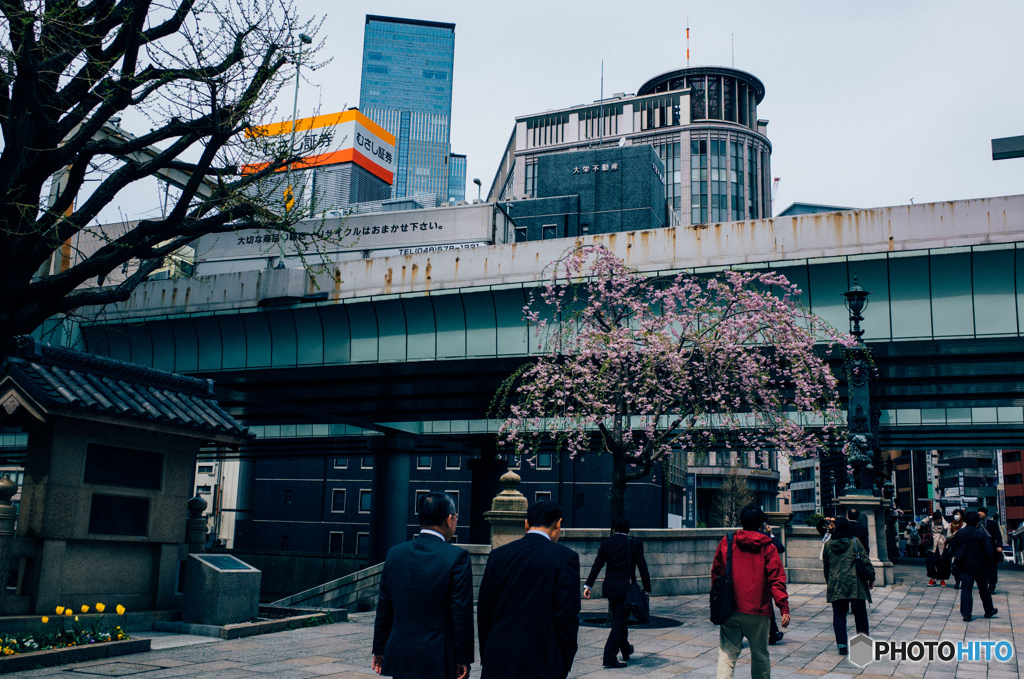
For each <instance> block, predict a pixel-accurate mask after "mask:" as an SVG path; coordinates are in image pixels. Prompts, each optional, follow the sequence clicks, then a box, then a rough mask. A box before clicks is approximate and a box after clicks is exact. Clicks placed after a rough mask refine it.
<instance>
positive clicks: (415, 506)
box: [412, 490, 430, 515]
mask: <svg viewBox="0 0 1024 679" xmlns="http://www.w3.org/2000/svg"><path fill="white" fill-rule="evenodd" d="M428 495H430V491H429V490H417V491H416V499H415V501H413V503H412V513H413V514H417V515H418V514H419V513H420V503H421V502H423V498H425V497H426V496H428Z"/></svg>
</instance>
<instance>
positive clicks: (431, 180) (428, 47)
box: [359, 14, 466, 203]
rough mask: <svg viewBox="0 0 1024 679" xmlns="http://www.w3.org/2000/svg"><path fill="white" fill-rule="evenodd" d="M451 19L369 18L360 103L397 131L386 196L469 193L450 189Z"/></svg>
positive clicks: (371, 115) (445, 197) (441, 197)
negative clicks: (392, 175) (394, 161)
mask: <svg viewBox="0 0 1024 679" xmlns="http://www.w3.org/2000/svg"><path fill="white" fill-rule="evenodd" d="M454 59H455V24H448V23H439V22H436V21H420V20H417V19H397V18H394V17H383V16H374V15H370V14H368V15H367V16H366V29H365V32H364V35H363V71H362V81H361V84H360V88H359V109H360V110H361V111H362V112H363V114H364V115H366V116H367V117H369V118H370V119H371V120H373V121H374V122H376V123H377V124H378V125H380V126H381V127H383V128H384V129H386V130H387V131H388V132H390V133H392V134H393V135H395V138H396V145H395V153H396V155H397V157H398V162H397V167H396V170H395V182H394V185H393V186H392V191H391V195H392V197H394V198H405V197H409V196H415V195H423V194H434V196H436V199H437V201H438V202H439V203H440V202H444V201H446V200H449V199H450V198H453V197H459V198H460V199H461V198H464V197H465V193H466V186H465V183H466V179H465V177H466V175H465V158H464V157H463V159H462V161H461V163H462V164H461V182H462V184H461V186H452V187H451V188H449V177H451V179H452V180H453V181H458V180H456V176H457V175H458V173H457V172H456V173H452V172H451V171H450V164H451V115H452V67H453V63H454Z"/></svg>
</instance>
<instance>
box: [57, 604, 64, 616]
mask: <svg viewBox="0 0 1024 679" xmlns="http://www.w3.org/2000/svg"><path fill="white" fill-rule="evenodd" d="M57 615H64V607H63V606H57Z"/></svg>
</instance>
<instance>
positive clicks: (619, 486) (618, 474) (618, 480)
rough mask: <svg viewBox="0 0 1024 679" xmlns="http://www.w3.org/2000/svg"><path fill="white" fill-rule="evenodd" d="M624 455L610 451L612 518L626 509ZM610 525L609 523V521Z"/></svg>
mask: <svg viewBox="0 0 1024 679" xmlns="http://www.w3.org/2000/svg"><path fill="white" fill-rule="evenodd" d="M626 482H627V479H626V456H625V455H623V454H622V453H621V452H614V453H612V489H611V516H610V519H614V518H615V517H617V516H620V515H622V514H624V513H625V511H626ZM609 525H610V523H609Z"/></svg>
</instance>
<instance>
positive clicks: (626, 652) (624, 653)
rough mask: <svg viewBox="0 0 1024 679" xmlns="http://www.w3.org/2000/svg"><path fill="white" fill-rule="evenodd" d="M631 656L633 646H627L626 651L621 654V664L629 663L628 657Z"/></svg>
mask: <svg viewBox="0 0 1024 679" xmlns="http://www.w3.org/2000/svg"><path fill="white" fill-rule="evenodd" d="M631 655H633V644H630V645H629V650H628V651H623V652H622V662H629V656H631Z"/></svg>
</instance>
